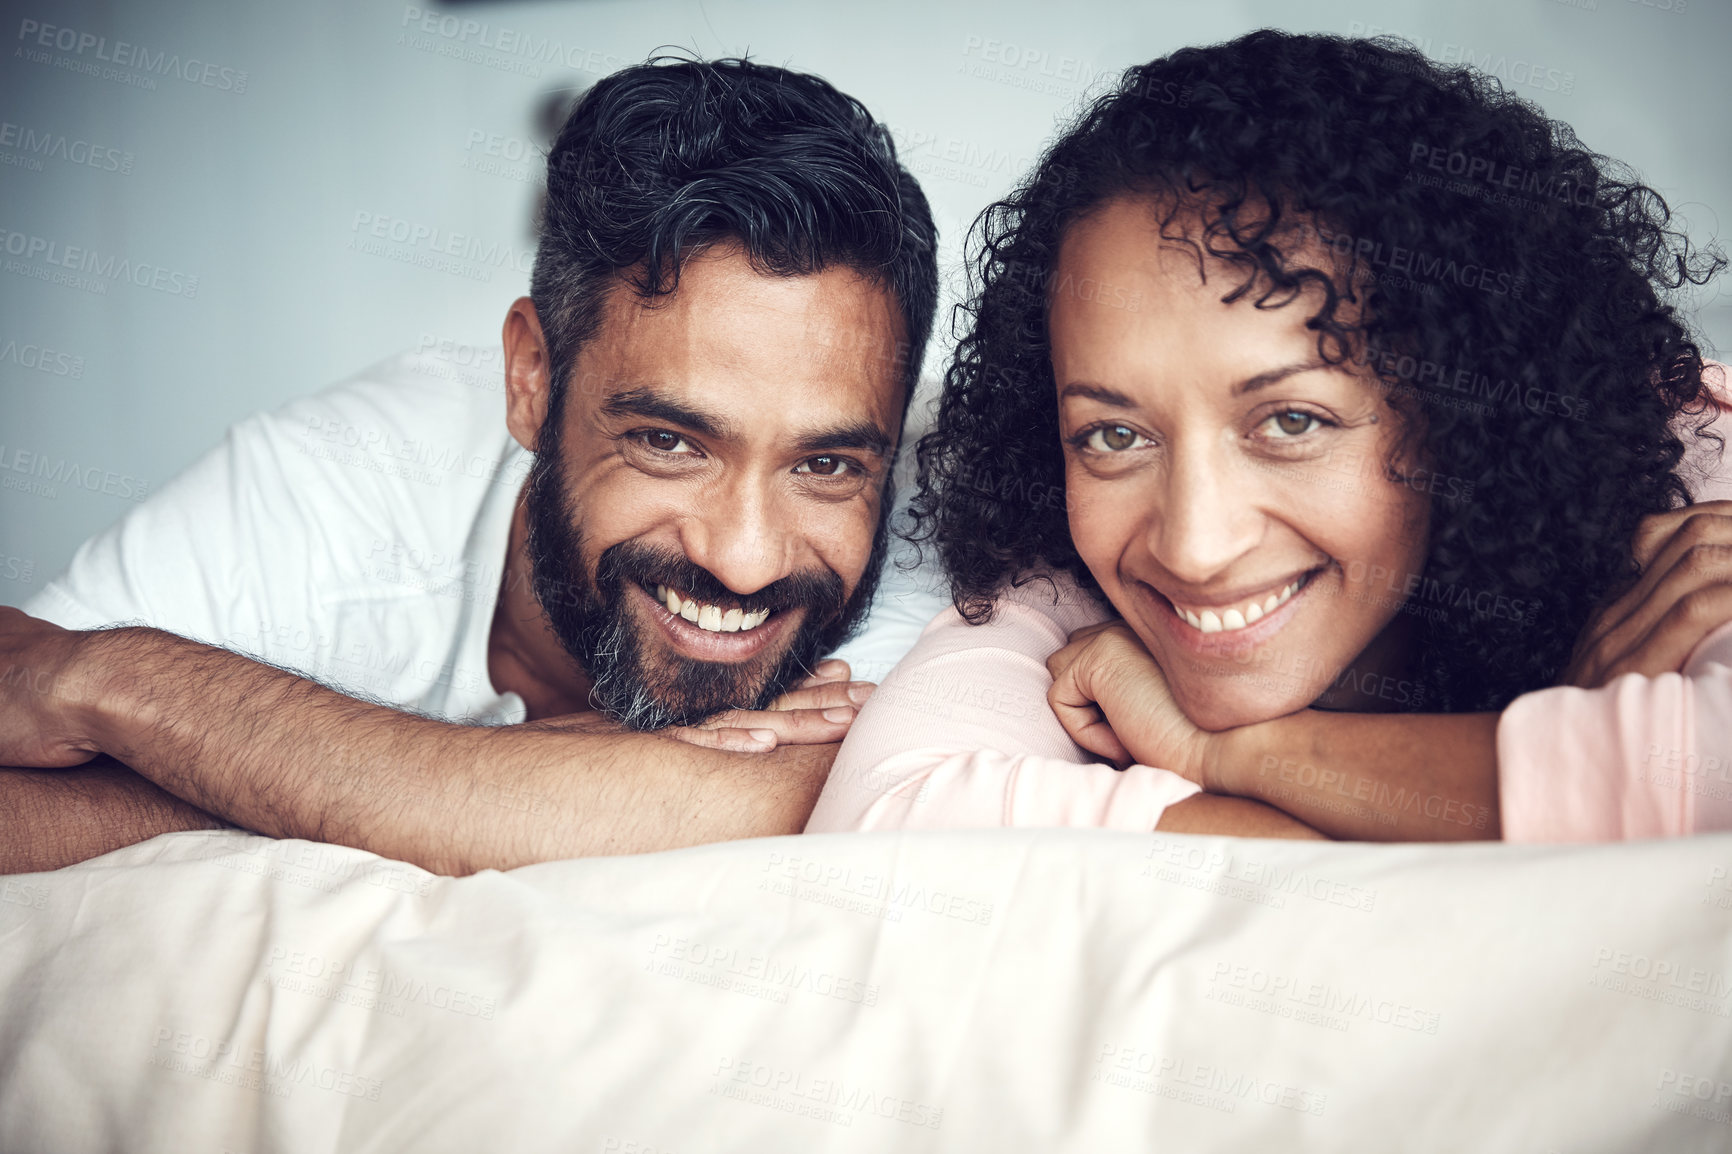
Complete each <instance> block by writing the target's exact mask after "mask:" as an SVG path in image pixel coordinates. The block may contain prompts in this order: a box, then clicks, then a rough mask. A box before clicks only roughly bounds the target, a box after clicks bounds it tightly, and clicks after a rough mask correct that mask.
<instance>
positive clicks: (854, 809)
mask: <svg viewBox="0 0 1732 1154" xmlns="http://www.w3.org/2000/svg"><path fill="white" fill-rule="evenodd" d="M1708 376H1709V383H1710V385H1711V387H1713V388H1714V391H1715V392H1716V394H1717V397H1718V399H1719V400H1720V401H1721V412H1720V414H1719V417H1718V419H1717V420H1716V421H1715V423H1714V426H1713V429H1714V431H1715V432H1716V433H1719V434H1720V435H1721V436H1722V437H1723V438H1725V440H1726V441H1727V443H1728V444H1729V445H1732V399H1729V398H1732V392H1729V391H1728V386H1727V381H1726V374H1725V371H1724V366H1720V365H1715V366H1713V367H1712V368H1711V369H1710V372H1709V374H1708ZM1692 441H1694V438H1690V439H1689V440H1687V441H1686V444H1690V443H1691V442H1692ZM1711 450H1712V446H1711V445H1707V446H1702V447H1701V448H1696V447H1692V450H1691V452H1692V458H1693V460H1692V465H1693V467H1692V468H1691V469H1690V470H1689V471H1687V472H1686V474H1685V477H1686V483H1687V484H1689V487H1690V491H1691V494H1692V495H1693V496H1694V497H1695V498H1696V499H1697V500H1698V501H1711V500H1725V499H1732V466H1728V465H1725V464H1724V463H1723V462H1721V461H1720V460H1718V459H1713V458H1711V456H1707V455H1705V454H1710V453H1711ZM1108 616H1109V614H1108V613H1107V612H1106V611H1105V610H1104V609H1103V608H1102V607H1101V606H1099V605H1098V604H1096V603H1095V602H1094V601H1093V600H1092V599H1090V598H1089V597H1087V596H1086V595H1084V594H1083V593H1081V592H1080V591H1079V590H1077V589H1076V588H1075V586H1074V585H1073V584H1072V583H1071V582H1070V581H1069V580H1068V579H1065V578H1056V579H1055V580H1054V581H1053V582H1052V583H1051V584H1049V583H1048V582H1046V581H1044V580H1042V581H1036V582H1034V583H1032V584H1029V585H1025V586H1023V587H1022V588H1020V589H1015V590H1012V591H1011V592H1010V593H1009V594H1007V595H1006V596H1005V597H1003V598H1002V599H1001V600H1000V601H999V604H998V611H997V613H996V614H995V616H994V618H993V621H992V623H991V624H988V625H981V626H973V625H969V624H967V623H966V622H964V621H963V620H962V618H961V616H960V615H958V614H957V612H956V610H954V609H947V610H945V611H944V612H943V613H941V614H939V615H938V617H937V618H935V619H934V620H933V622H932V623H931V624H930V625H928V626H927V627H926V631H925V632H924V633H922V634H921V636H920V640H919V641H918V642H917V643H916V644H915V646H914V648H913V649H912V650H910V651H909V653H908V655H907V656H906V657H904V658H903V659H902V661H901V663H900V664H898V665H897V666H896V668H895V669H894V670H893V671H892V672H891V674H890V676H889V677H888V678H886V679H885V681H884V683H883V684H882V685H881V686H880V687H879V689H878V691H877V692H876V693H874V694H873V695H872V697H871V698H870V699H869V700H868V701H867V702H866V704H865V706H863V707H862V708H861V710H860V715H859V717H858V718H856V719H855V722H854V726H853V729H852V730H851V731H850V732H849V734H848V739H847V741H845V742H843V743H842V749H841V751H840V753H839V754H838V755H837V758H836V763H835V766H834V767H833V768H832V769H831V771H830V779H829V782H828V783H827V784H826V785H825V787H824V792H823V795H822V796H820V797H819V799H818V804H817V806H816V808H814V809H813V811H812V817H811V820H810V821H808V822H807V825H806V832H807V833H828V832H836V831H844V830H870V829H894V828H906V829H921V828H925V829H936V828H956V827H963V826H1012V825H1015V826H1060V825H1068V826H1101V827H1106V828H1110V829H1124V830H1150V829H1153V828H1154V826H1155V823H1156V822H1157V821H1158V820H1160V816H1161V813H1162V811H1164V810H1165V809H1166V807H1167V806H1169V805H1172V804H1174V803H1175V802H1178V801H1182V800H1184V799H1185V798H1187V797H1190V796H1191V795H1193V794H1195V793H1197V792H1198V789H1197V787H1196V786H1195V785H1193V784H1191V783H1190V782H1188V781H1186V780H1185V779H1184V778H1181V777H1179V776H1178V775H1177V774H1173V773H1169V772H1167V771H1166V770H1161V769H1151V768H1149V767H1147V766H1141V765H1139V766H1133V767H1131V768H1130V769H1128V770H1125V771H1123V772H1120V771H1118V770H1115V769H1114V768H1113V767H1111V766H1109V765H1105V764H1102V763H1100V762H1098V761H1097V760H1096V759H1095V757H1094V755H1093V754H1090V753H1089V752H1087V751H1086V750H1084V749H1082V747H1080V746H1078V745H1076V744H1075V743H1074V742H1072V741H1071V740H1070V737H1069V735H1067V734H1066V733H1065V731H1064V728H1063V726H1061V725H1060V724H1059V723H1058V719H1057V718H1056V717H1055V716H1054V715H1053V712H1052V710H1051V709H1050V708H1049V707H1048V706H1047V703H1046V692H1047V689H1048V688H1050V687H1051V685H1052V678H1051V677H1050V676H1049V675H1048V674H1047V671H1046V658H1047V657H1048V656H1050V655H1051V654H1052V653H1054V652H1056V651H1057V650H1058V649H1060V648H1061V647H1063V646H1064V644H1065V643H1066V641H1067V640H1068V639H1069V636H1070V633H1071V631H1072V630H1075V629H1080V628H1082V627H1083V626H1085V625H1092V624H1094V623H1096V622H1098V621H1103V620H1105V619H1106V618H1107V617H1108ZM1497 751H1498V772H1499V789H1500V794H1501V798H1500V801H1501V808H1502V819H1503V832H1504V837H1505V838H1506V839H1507V840H1509V841H1588V840H1616V839H1620V838H1634V837H1655V836H1664V835H1671V834H1686V833H1699V832H1707V831H1711V830H1722V829H1732V622H1729V623H1727V624H1726V625H1724V626H1722V627H1720V628H1719V629H1717V630H1716V631H1714V632H1713V633H1711V634H1709V635H1708V636H1707V637H1706V638H1704V639H1703V640H1702V642H1701V643H1700V644H1698V645H1697V646H1696V648H1695V649H1694V650H1692V651H1691V653H1690V654H1689V656H1688V657H1687V658H1686V659H1685V661H1684V665H1683V667H1682V669H1681V670H1680V671H1679V672H1677V673H1666V674H1662V675H1660V676H1658V677H1644V676H1642V675H1640V674H1634V673H1632V674H1627V675H1625V676H1623V677H1620V678H1618V679H1617V680H1615V681H1613V682H1611V683H1609V684H1607V685H1605V686H1603V687H1601V688H1599V689H1573V688H1556V689H1542V690H1539V691H1537V692H1534V693H1528V694H1524V695H1523V696H1521V697H1519V698H1517V699H1516V700H1515V701H1514V702H1512V703H1511V704H1510V706H1509V707H1508V708H1507V709H1505V710H1504V713H1503V717H1502V719H1501V720H1500V721H1499V722H1498V731H1497Z"/></svg>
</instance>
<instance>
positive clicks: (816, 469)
mask: <svg viewBox="0 0 1732 1154" xmlns="http://www.w3.org/2000/svg"><path fill="white" fill-rule="evenodd" d="M853 468H854V465H853V463H852V462H851V461H849V460H848V458H846V457H829V456H825V457H807V458H806V459H805V460H804V461H801V462H800V463H799V464H798V465H796V466H795V467H794V472H796V473H813V474H816V475H817V476H820V477H840V476H842V475H844V474H846V473H848V472H851V471H852V470H853Z"/></svg>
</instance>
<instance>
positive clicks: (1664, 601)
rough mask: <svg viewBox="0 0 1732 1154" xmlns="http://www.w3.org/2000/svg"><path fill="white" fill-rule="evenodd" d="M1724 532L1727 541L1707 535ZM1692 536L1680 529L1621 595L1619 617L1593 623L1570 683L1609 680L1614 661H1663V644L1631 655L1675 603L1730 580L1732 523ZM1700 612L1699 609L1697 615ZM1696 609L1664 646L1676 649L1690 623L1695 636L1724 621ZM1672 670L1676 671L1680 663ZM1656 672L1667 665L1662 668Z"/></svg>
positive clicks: (1648, 663) (1675, 626)
mask: <svg viewBox="0 0 1732 1154" xmlns="http://www.w3.org/2000/svg"><path fill="white" fill-rule="evenodd" d="M1722 531H1726V532H1727V539H1726V540H1724V541H1718V542H1717V541H1713V540H1710V539H1709V538H1711V537H1712V536H1715V535H1718V534H1719V533H1720V532H1722ZM1689 535H1690V537H1692V538H1696V540H1684V534H1683V532H1682V531H1680V533H1679V536H1678V537H1676V538H1674V542H1673V543H1669V544H1668V545H1667V546H1666V548H1664V549H1662V550H1661V552H1660V554H1659V555H1658V556H1657V557H1656V558H1655V563H1654V566H1653V567H1652V568H1651V569H1650V570H1649V571H1648V572H1647V573H1646V574H1644V575H1643V582H1642V584H1641V586H1639V587H1638V588H1637V589H1632V590H1631V591H1630V592H1629V593H1627V594H1625V595H1624V597H1622V598H1620V599H1619V601H1618V602H1617V604H1616V605H1615V606H1614V609H1622V610H1624V612H1623V615H1622V617H1621V619H1619V620H1617V621H1616V622H1615V623H1613V622H1611V619H1610V617H1607V618H1602V619H1601V620H1599V621H1597V622H1596V623H1595V624H1593V625H1590V626H1589V628H1588V634H1589V635H1591V636H1590V640H1589V642H1588V647H1587V648H1586V650H1584V652H1583V653H1582V654H1581V656H1580V658H1579V659H1578V660H1573V661H1572V662H1571V669H1572V670H1573V671H1574V674H1573V675H1572V676H1571V677H1570V678H1569V683H1570V684H1573V685H1579V686H1582V687H1583V688H1594V687H1597V686H1599V685H1603V684H1605V683H1606V681H1607V680H1609V678H1610V674H1609V670H1611V669H1612V668H1613V667H1615V666H1619V665H1623V666H1625V667H1632V668H1633V667H1634V666H1636V665H1641V666H1643V667H1651V666H1652V665H1653V663H1654V661H1656V660H1659V657H1658V656H1657V654H1658V653H1659V652H1660V650H1659V649H1656V650H1655V656H1650V657H1644V658H1640V659H1637V660H1634V661H1632V660H1629V658H1630V657H1631V655H1633V654H1635V653H1636V652H1637V651H1638V650H1641V649H1643V648H1645V647H1646V645H1647V640H1646V639H1647V638H1648V637H1649V636H1650V635H1652V634H1653V633H1654V631H1655V629H1656V627H1657V626H1658V625H1659V623H1660V622H1661V621H1662V620H1664V619H1666V618H1667V617H1668V616H1670V615H1671V614H1672V612H1673V610H1674V608H1675V607H1676V606H1677V604H1678V603H1679V602H1680V601H1681V600H1682V599H1684V598H1685V597H1688V596H1690V595H1691V594H1694V593H1696V592H1697V591H1699V590H1702V589H1706V588H1710V587H1712V586H1715V585H1719V584H1723V583H1728V582H1732V525H1728V526H1726V527H1725V528H1724V529H1720V528H1713V527H1709V526H1703V528H1701V529H1695V530H1691V532H1690V534H1689ZM1700 612H1701V610H1695V611H1693V614H1699V613H1700ZM1693 614H1692V615H1686V616H1682V617H1677V618H1674V619H1673V625H1672V626H1671V628H1670V629H1669V630H1668V633H1667V635H1666V636H1667V637H1668V638H1669V639H1670V640H1671V642H1673V644H1672V645H1669V646H1667V647H1665V648H1666V651H1670V649H1671V648H1675V643H1676V641H1677V639H1678V638H1680V637H1682V636H1684V635H1685V634H1686V633H1687V632H1688V630H1689V629H1690V628H1691V627H1692V623H1694V624H1695V626H1696V627H1697V628H1699V632H1698V634H1697V637H1696V640H1697V641H1699V640H1701V639H1702V638H1703V637H1705V636H1707V635H1708V633H1710V632H1712V631H1713V630H1714V629H1715V628H1718V627H1719V625H1720V624H1721V622H1719V621H1711V620H1710V619H1709V618H1705V617H1700V616H1696V615H1693ZM1693 644H1694V642H1692V643H1691V645H1693ZM1690 647H1691V646H1690V645H1687V646H1686V647H1685V649H1684V652H1685V653H1688V652H1689V649H1690ZM1680 657H1682V654H1681V655H1680ZM1672 670H1673V671H1675V670H1676V666H1673V667H1672ZM1658 672H1667V670H1666V669H1665V668H1660V669H1659V670H1658Z"/></svg>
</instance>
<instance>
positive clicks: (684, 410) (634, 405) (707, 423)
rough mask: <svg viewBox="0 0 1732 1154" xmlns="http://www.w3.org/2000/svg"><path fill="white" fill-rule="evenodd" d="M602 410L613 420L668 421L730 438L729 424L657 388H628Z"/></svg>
mask: <svg viewBox="0 0 1732 1154" xmlns="http://www.w3.org/2000/svg"><path fill="white" fill-rule="evenodd" d="M601 411H602V412H603V413H605V414H607V415H608V416H610V417H647V418H649V419H650V420H652V421H666V422H667V423H668V424H670V425H679V426H681V427H682V428H686V429H690V430H691V431H692V432H694V433H702V434H703V435H704V436H706V437H726V436H727V435H728V422H726V421H724V420H722V419H720V418H719V417H713V416H711V415H709V414H708V413H702V412H699V411H698V410H697V409H693V408H690V407H688V406H686V405H682V404H681V403H680V402H678V401H676V400H673V399H672V398H671V397H665V396H663V395H661V394H660V393H658V392H656V391H655V390H654V389H648V388H636V389H626V390H624V391H623V392H618V393H615V394H613V395H612V396H611V397H609V398H608V399H607V400H605V401H603V402H602V403H601Z"/></svg>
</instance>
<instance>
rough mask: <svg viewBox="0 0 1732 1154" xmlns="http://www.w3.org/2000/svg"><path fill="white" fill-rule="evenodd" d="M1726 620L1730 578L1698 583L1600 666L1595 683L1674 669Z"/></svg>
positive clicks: (1731, 599)
mask: <svg viewBox="0 0 1732 1154" xmlns="http://www.w3.org/2000/svg"><path fill="white" fill-rule="evenodd" d="M1729 567H1732V563H1729ZM1728 621H1732V580H1723V581H1716V582H1711V583H1705V584H1702V585H1700V586H1698V587H1697V588H1695V589H1692V590H1690V591H1689V592H1687V593H1684V594H1683V595H1681V596H1679V597H1677V598H1676V599H1675V600H1674V601H1673V602H1672V604H1671V606H1670V608H1668V609H1667V611H1666V612H1665V614H1664V615H1662V616H1661V618H1660V619H1659V621H1657V622H1656V623H1655V624H1654V627H1653V628H1652V629H1650V630H1649V631H1648V632H1647V633H1646V634H1645V635H1643V636H1642V638H1641V639H1640V640H1639V641H1638V642H1637V643H1636V644H1635V645H1633V646H1631V647H1630V648H1629V649H1627V650H1626V651H1625V652H1623V653H1621V654H1619V655H1618V657H1617V658H1616V659H1614V660H1613V661H1611V662H1610V663H1609V664H1607V665H1606V666H1605V667H1604V668H1603V669H1602V670H1600V672H1599V676H1598V679H1597V681H1596V683H1595V685H1596V686H1597V685H1604V684H1606V683H1607V682H1608V681H1611V680H1612V679H1614V678H1617V677H1622V676H1623V675H1624V674H1626V673H1640V674H1642V675H1643V676H1646V677H1658V676H1659V675H1660V674H1662V673H1678V672H1680V671H1682V669H1683V667H1684V659H1685V658H1686V657H1688V656H1690V651H1691V650H1692V649H1694V648H1696V646H1697V645H1699V644H1701V642H1702V639H1703V638H1704V637H1706V636H1708V634H1710V633H1712V632H1714V630H1716V629H1718V628H1720V626H1722V625H1724V624H1726V623H1727V622H1728ZM1588 688H1594V686H1589V687H1588Z"/></svg>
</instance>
